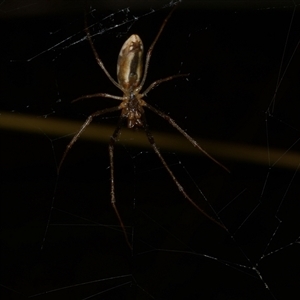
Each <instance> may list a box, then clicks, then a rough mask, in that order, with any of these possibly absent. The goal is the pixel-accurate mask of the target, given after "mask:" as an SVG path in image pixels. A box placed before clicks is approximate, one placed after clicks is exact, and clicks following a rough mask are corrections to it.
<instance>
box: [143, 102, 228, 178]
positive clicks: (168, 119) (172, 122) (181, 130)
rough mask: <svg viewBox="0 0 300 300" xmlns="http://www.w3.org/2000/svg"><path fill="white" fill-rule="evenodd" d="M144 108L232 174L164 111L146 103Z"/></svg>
mask: <svg viewBox="0 0 300 300" xmlns="http://www.w3.org/2000/svg"><path fill="white" fill-rule="evenodd" d="M143 105H144V106H146V107H147V108H149V109H150V110H152V111H153V112H154V113H156V114H157V115H159V116H160V117H162V118H163V119H165V120H166V121H168V123H169V124H171V125H172V126H173V127H174V128H176V129H177V130H178V131H179V132H180V133H181V134H182V135H183V136H184V137H185V138H186V139H187V140H188V141H189V142H190V143H191V144H192V145H193V146H194V147H196V148H197V149H199V150H200V151H201V152H202V153H203V154H205V155H206V156H207V157H208V158H209V159H211V160H212V161H213V162H214V163H216V164H217V165H219V166H220V167H221V168H223V169H224V170H225V171H226V172H228V173H230V171H229V170H228V169H227V168H226V167H225V166H224V165H222V164H221V163H220V162H219V161H217V160H216V159H215V158H213V157H212V156H211V155H210V154H208V153H207V152H206V151H205V150H204V149H203V148H202V147H201V146H200V145H199V144H198V143H197V142H196V141H195V140H194V139H193V138H192V137H191V136H189V135H188V134H187V133H186V132H185V131H184V130H183V129H182V128H181V127H180V126H178V125H177V123H176V122H175V121H174V120H173V119H172V118H171V117H170V116H168V115H167V114H165V113H163V112H162V111H160V110H158V109H156V108H154V107H153V106H152V105H150V104H148V103H146V102H145V101H144V104H143Z"/></svg>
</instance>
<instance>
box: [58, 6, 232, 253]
mask: <svg viewBox="0 0 300 300" xmlns="http://www.w3.org/2000/svg"><path fill="white" fill-rule="evenodd" d="M175 8H176V6H175V7H174V8H173V9H172V10H171V11H170V13H169V14H168V15H167V17H166V18H165V19H164V21H163V23H162V25H161V27H160V29H159V31H158V33H157V35H156V37H155V38H154V41H153V42H152V44H151V46H150V47H149V49H148V52H147V54H146V60H145V69H144V72H143V43H142V40H141V38H140V37H139V36H138V35H137V34H133V35H131V36H130V37H129V38H128V39H127V40H126V41H125V43H124V44H123V46H122V48H121V50H120V53H119V56H118V62H117V78H118V82H117V81H115V80H114V79H113V78H112V76H111V75H110V74H109V72H108V71H107V70H106V68H105V66H104V64H103V62H102V60H101V59H100V57H99V55H98V53H97V51H96V49H95V46H94V44H93V41H92V38H91V34H90V31H89V28H88V26H87V21H86V20H85V32H86V36H87V40H88V42H89V44H90V46H91V49H92V51H93V54H94V57H95V59H96V61H97V64H98V65H99V67H100V68H101V69H102V70H103V72H104V73H105V74H106V76H107V77H108V79H109V80H110V81H111V82H112V83H113V84H114V85H115V86H116V87H117V88H118V89H119V90H121V91H122V93H123V96H122V97H120V96H115V95H110V94H106V93H96V94H91V95H85V96H81V97H79V98H76V99H75V100H73V101H72V102H76V101H79V100H83V99H89V98H99V97H104V98H111V99H115V100H118V101H121V103H120V104H119V105H118V106H114V107H109V108H105V109H102V110H98V111H96V112H94V113H92V114H91V115H89V116H88V118H87V119H86V121H85V122H84V123H83V125H82V126H81V128H80V129H79V131H78V132H77V133H76V134H75V136H74V137H73V138H72V140H71V142H70V143H69V144H68V145H67V147H66V150H65V152H64V154H63V156H62V159H61V161H60V164H59V166H58V172H59V171H60V168H61V165H62V163H63V161H64V159H65V157H66V155H67V153H68V152H69V150H70V149H71V148H72V146H73V144H74V143H75V142H76V141H77V140H78V138H79V137H80V135H81V134H82V132H83V131H84V129H85V128H86V127H87V126H88V125H89V124H90V123H91V122H92V120H93V119H94V118H95V117H98V116H100V115H103V114H107V113H111V112H115V111H119V110H121V116H120V119H119V122H118V124H117V127H116V129H115V131H114V132H113V134H112V136H111V137H110V141H109V160H110V176H111V177H110V184H111V190H110V195H111V205H112V207H113V209H114V211H115V214H116V216H117V218H118V221H119V224H120V226H121V228H122V231H123V233H124V237H125V240H126V243H127V244H128V246H129V247H130V248H131V249H132V245H131V243H130V241H129V238H128V235H127V232H126V230H125V226H124V224H123V221H122V218H121V216H120V213H119V211H118V209H117V206H116V196H115V183H114V145H115V143H116V141H117V140H118V136H119V134H120V132H121V128H122V125H123V123H124V122H125V121H127V127H128V128H131V129H135V128H143V129H144V131H145V133H146V136H147V138H148V140H149V143H150V144H151V146H152V148H153V150H154V152H155V153H156V154H157V156H158V157H159V159H160V161H161V162H162V164H163V166H164V167H165V169H166V170H167V171H168V173H169V174H170V176H171V178H172V180H173V181H174V183H175V184H176V186H177V187H178V189H179V191H180V193H181V194H182V195H183V196H184V197H185V198H186V199H187V200H188V201H189V202H190V203H191V204H192V205H193V206H194V207H195V208H196V209H197V210H198V211H199V212H200V213H202V214H203V215H204V216H206V217H207V218H208V219H210V220H211V221H213V222H214V223H216V224H217V225H219V226H220V227H222V228H223V229H225V230H226V231H227V228H226V227H225V226H224V225H223V224H222V223H220V222H219V221H217V220H216V219H214V218H213V217H212V216H210V215H209V214H207V213H206V212H205V211H204V210H203V209H201V208H200V207H199V206H198V205H197V204H196V203H195V202H194V201H193V200H192V199H191V198H190V196H189V195H188V194H187V193H186V192H185V190H184V188H183V187H182V186H181V184H180V183H179V182H178V180H177V179H176V177H175V175H174V174H173V172H172V171H171V169H170V168H169V167H168V165H167V163H166V161H165V160H164V158H163V156H162V155H161V153H160V151H159V148H158V147H157V145H156V143H155V140H154V137H153V136H152V134H151V132H150V130H149V127H148V124H147V122H146V117H145V112H144V108H148V109H149V110H151V111H152V112H154V113H155V114H157V115H158V116H160V117H161V118H163V119H165V120H166V121H167V122H168V123H169V124H170V125H172V126H173V127H174V128H176V129H177V130H178V131H179V132H180V133H181V134H182V135H183V136H184V137H185V138H186V139H187V140H188V141H189V142H191V143H192V145H193V146H194V147H196V148H197V149H199V150H200V151H201V152H202V153H204V154H205V155H206V156H207V157H209V158H210V159H211V160H212V161H214V162H215V163H216V164H218V165H219V166H221V167H222V168H223V169H225V170H226V171H227V172H229V170H228V169H227V168H226V167H225V166H223V165H222V164H221V163H220V162H218V161H217V160H216V159H214V158H213V157H212V156H211V155H209V154H208V153H207V152H206V151H205V150H204V149H202V148H201V147H200V145H199V144H198V143H197V142H196V141H195V140H194V139H193V138H192V137H190V136H189V135H188V134H187V133H186V132H185V131H184V130H183V129H182V128H181V127H179V126H178V125H177V123H176V122H175V121H174V120H173V119H172V118H171V117H169V116H168V115H167V114H165V113H163V112H162V111H160V110H158V109H156V108H155V107H153V106H151V105H150V104H148V103H147V102H146V101H145V100H143V98H144V97H145V96H146V95H147V94H148V93H149V92H150V90H152V89H153V88H155V87H156V86H157V85H159V84H161V83H163V82H166V81H170V80H173V79H175V78H178V77H186V76H188V75H189V74H176V75H172V76H168V77H166V78H162V79H159V80H156V81H154V82H153V83H151V84H150V85H149V86H148V88H146V89H145V91H144V92H141V90H142V88H143V86H144V83H145V80H146V77H147V73H148V68H149V62H150V58H151V55H152V51H153V48H154V46H155V45H156V43H157V40H158V39H159V37H160V35H161V33H162V31H163V29H164V27H165V25H166V23H167V21H168V20H169V18H170V17H171V15H172V13H173V11H174V9H175Z"/></svg>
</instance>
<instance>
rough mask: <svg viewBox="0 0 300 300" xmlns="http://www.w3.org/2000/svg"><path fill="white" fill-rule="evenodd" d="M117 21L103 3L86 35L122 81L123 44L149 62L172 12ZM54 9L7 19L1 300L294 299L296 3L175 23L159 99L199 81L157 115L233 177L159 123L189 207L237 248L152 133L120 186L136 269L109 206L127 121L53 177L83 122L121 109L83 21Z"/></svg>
mask: <svg viewBox="0 0 300 300" xmlns="http://www.w3.org/2000/svg"><path fill="white" fill-rule="evenodd" d="M47 3H48V2H47ZM70 3H72V5H71V4H70ZM79 3H80V4H79ZM104 3H105V2H103V3H102V4H101V5H99V4H97V3H95V2H92V1H91V2H89V5H90V8H89V11H88V23H89V24H90V26H91V32H92V35H93V40H94V43H95V47H96V49H97V50H98V52H99V56H100V57H101V58H102V60H103V62H104V64H105V66H106V67H107V69H108V71H109V72H110V73H111V74H112V75H113V77H115V76H114V74H115V69H116V57H117V55H118V52H119V49H120V47H121V45H122V44H123V42H124V41H125V40H126V38H128V36H129V35H130V34H132V33H137V34H139V35H140V36H141V38H142V40H143V42H144V46H145V49H147V48H148V47H149V45H150V44H151V42H152V40H153V38H154V36H155V34H156V32H157V30H158V29H159V27H160V26H161V23H162V21H163V20H164V18H165V17H166V15H167V14H168V12H169V10H170V7H172V6H173V5H174V3H173V2H168V1H165V2H164V3H163V2H160V3H159V5H158V4H155V3H151V4H148V3H147V5H145V6H141V7H138V6H136V5H134V4H133V3H130V5H129V4H128V5H127V3H126V4H125V3H118V4H117V5H116V6H113V7H104ZM43 5H45V3H43V1H39V2H38V3H36V2H29V1H28V2H26V3H25V2H22V5H20V3H19V2H18V1H10V2H6V1H2V2H1V6H0V8H1V15H2V23H3V24H2V26H1V28H2V29H3V30H4V29H5V32H3V34H2V36H3V42H4V45H5V47H3V48H2V50H1V51H2V52H3V54H2V55H1V57H2V62H3V68H2V70H3V71H2V72H1V73H2V83H3V85H2V89H1V91H2V96H1V98H2V100H1V103H3V104H1V116H0V120H1V129H2V131H1V133H2V139H1V140H2V143H1V144H2V145H1V150H2V151H1V152H2V160H1V165H2V170H3V175H2V187H1V225H2V226H1V228H2V229H1V247H2V248H1V270H2V272H1V273H2V274H1V294H2V296H3V297H2V299H116V298H119V299H170V298H175V297H176V298H178V299H289V298H291V297H292V295H293V294H295V293H296V292H297V291H298V286H299V282H300V278H299V277H300V276H299V221H298V220H299V211H300V210H299V194H300V193H299V182H300V181H299V164H300V154H299V140H300V132H299V129H300V123H299V117H298V112H299V108H300V106H299V102H298V101H299V94H300V93H299V79H300V78H299V77H300V76H299V58H300V56H299V41H300V35H299V30H297V29H298V28H299V21H300V16H299V1H253V2H251V3H248V2H247V3H246V2H240V1H236V2H230V5H228V3H226V2H225V1H224V3H223V2H221V3H220V2H214V1H211V2H210V4H208V3H207V2H205V1H204V2H202V1H198V2H196V3H193V2H192V1H183V2H182V3H180V5H179V6H178V8H177V9H176V11H175V12H174V14H173V15H172V17H171V19H170V20H169V22H168V24H167V26H166V28H165V30H164V32H163V34H162V36H161V38H160V40H159V41H158V43H157V45H156V47H155V49H154V52H153V56H152V58H151V61H150V67H149V74H148V78H147V82H146V85H147V84H149V83H151V82H152V81H154V80H156V79H159V78H163V77H166V76H169V75H173V74H177V73H178V72H181V73H190V76H189V77H188V78H187V79H178V80H174V81H170V82H169V83H165V84H162V85H160V86H159V87H157V88H156V89H154V90H153V91H151V93H149V95H147V97H146V99H145V100H146V101H148V102H149V103H150V104H151V105H154V106H155V107H157V108H159V109H161V110H162V111H164V112H166V113H170V115H171V116H172V117H173V118H174V119H175V120H176V122H177V123H178V124H179V125H180V126H182V128H183V129H185V130H187V132H188V133H189V134H190V135H191V136H192V137H194V138H196V140H197V141H199V143H200V145H201V146H203V147H204V148H205V149H206V150H207V151H208V152H209V153H210V154H212V155H213V156H215V157H216V158H217V159H218V160H219V161H221V162H222V163H223V164H224V165H225V166H226V167H228V168H229V169H230V171H231V174H227V173H226V172H224V171H223V170H222V169H221V168H219V167H218V166H217V165H215V164H214V163H213V162H211V161H210V160H209V159H207V158H205V157H203V156H202V155H201V154H200V155H199V153H198V152H197V151H194V149H193V147H192V146H191V145H189V142H188V141H186V140H185V139H184V138H182V137H181V136H180V134H179V133H177V132H176V131H175V130H174V129H173V128H172V127H170V126H169V125H168V124H167V123H166V122H164V121H163V120H160V118H159V117H158V116H155V115H153V114H152V113H151V112H149V111H147V112H146V113H147V114H146V117H147V120H148V123H149V126H150V129H151V131H152V132H153V136H154V138H155V139H156V142H157V145H158V146H159V147H160V149H161V152H162V154H163V156H164V158H165V159H166V161H167V163H168V165H169V166H170V168H171V169H172V171H174V173H175V175H176V177H177V178H178V180H179V182H180V183H181V184H182V185H183V186H184V189H185V191H186V192H187V193H188V194H189V195H190V196H191V198H192V199H193V200H194V201H195V202H196V203H197V204H198V205H199V206H200V207H201V208H203V209H204V210H205V211H206V212H208V213H209V214H210V215H212V216H213V217H214V218H216V219H218V220H220V221H222V222H223V223H224V224H225V225H226V227H227V228H228V232H226V231H224V230H223V229H222V228H219V227H218V226H217V225H216V224H214V223H212V222H211V221H209V220H207V219H206V218H205V217H204V216H202V215H201V214H199V212H197V211H196V210H195V209H194V208H193V207H192V206H191V205H190V204H189V203H188V202H187V201H186V200H185V199H184V198H183V196H182V195H181V194H180V192H179V191H178V189H177V188H176V186H175V184H174V182H173V181H172V180H171V179H170V178H169V175H168V173H167V172H166V170H165V169H164V168H163V166H162V165H161V163H160V161H159V160H158V159H157V157H156V156H155V154H154V153H153V151H152V150H151V148H150V146H149V145H148V144H147V140H146V137H145V136H144V134H143V132H142V131H139V132H131V131H130V132H128V130H126V129H124V130H123V131H122V134H121V137H120V141H119V142H118V143H117V146H116V149H115V174H116V178H115V184H116V197H117V204H118V208H119V211H120V213H121V215H122V219H123V221H124V224H126V226H127V228H128V232H129V233H130V234H132V237H133V252H131V251H130V250H129V249H128V246H127V245H126V243H125V239H124V236H123V233H122V230H120V226H119V223H118V220H117V218H116V216H115V215H114V212H113V210H112V208H111V205H110V194H109V193H110V170H109V158H108V150H107V144H108V140H109V137H110V135H111V133H112V132H113V129H114V128H115V126H116V123H117V121H118V114H116V115H114V114H112V115H107V116H103V117H101V118H99V119H97V120H95V122H93V124H92V125H90V126H89V128H88V129H87V130H86V134H84V135H83V136H82V137H81V138H80V139H79V140H78V141H77V142H76V144H75V145H74V146H73V148H72V150H71V151H70V153H69V154H68V156H67V158H66V160H65V162H64V164H63V169H62V172H61V174H60V175H59V176H57V174H56V166H57V162H58V161H59V160H60V158H61V156H62V153H63V151H64V149H65V147H66V145H67V144H68V142H69V141H70V139H71V137H72V136H73V135H74V133H75V132H76V130H78V129H79V128H80V126H81V124H82V123H83V121H84V120H85V118H86V117H87V116H88V115H89V114H90V113H91V112H93V111H95V110H98V109H101V108H105V107H108V106H114V105H115V102H114V103H112V101H113V100H111V99H100V100H99V99H94V100H91V101H82V102H80V103H76V104H70V102H71V101H72V100H73V99H75V98H76V97H78V96H81V95H85V94H92V93H96V92H107V93H111V94H117V95H119V92H118V91H116V89H115V87H114V86H113V85H112V84H111V83H110V82H109V80H108V79H107V78H106V77H105V75H104V74H103V72H102V70H101V69H100V68H99V67H98V66H97V64H96V62H95V59H94V57H93V55H92V51H91V49H90V48H89V45H88V43H87V41H86V39H85V33H84V30H83V23H84V19H83V13H82V12H83V10H84V6H85V4H84V3H81V2H78V3H77V4H76V5H74V2H69V1H60V3H59V4H53V3H52V4H49V3H48V6H47V11H45V10H44V11H42V10H41V9H42V8H43V9H45V6H43ZM102 5H103V6H102ZM247 5H248V6H247ZM27 15H28V16H30V18H28V16H27ZM24 16H26V17H24ZM149 24H150V25H151V26H149ZM6 42H7V44H6ZM297 254H298V255H297ZM290 295H291V296H290Z"/></svg>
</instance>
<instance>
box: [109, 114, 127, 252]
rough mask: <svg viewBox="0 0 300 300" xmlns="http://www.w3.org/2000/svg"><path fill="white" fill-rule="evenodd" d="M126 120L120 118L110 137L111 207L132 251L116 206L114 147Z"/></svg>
mask: <svg viewBox="0 0 300 300" xmlns="http://www.w3.org/2000/svg"><path fill="white" fill-rule="evenodd" d="M125 119H126V118H125V117H121V118H120V120H119V123H118V125H117V128H116V129H115V131H114V133H113V135H112V136H111V137H110V141H109V146H108V151H109V162H110V187H111V189H110V196H111V205H112V207H113V209H114V211H115V213H116V215H117V217H118V220H119V223H120V226H121V228H122V231H123V233H124V236H125V240H126V243H127V245H128V246H129V248H130V249H131V250H132V245H131V243H130V242H129V239H128V235H127V232H126V229H125V226H124V223H123V221H122V218H121V216H120V213H119V211H118V209H117V206H116V197H115V177H114V146H115V143H116V141H117V139H118V136H119V135H120V132H121V129H122V124H123V122H124V121H125Z"/></svg>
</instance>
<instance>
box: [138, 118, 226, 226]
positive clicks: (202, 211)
mask: <svg viewBox="0 0 300 300" xmlns="http://www.w3.org/2000/svg"><path fill="white" fill-rule="evenodd" d="M143 124H144V130H145V132H146V135H147V138H148V140H149V143H150V144H151V146H152V148H153V150H154V152H155V153H156V154H157V156H158V157H159V159H160V161H161V162H162V164H163V166H164V167H165V168H166V169H167V171H168V173H169V174H170V176H171V178H172V179H173V181H174V182H175V184H176V185H177V187H178V189H179V191H180V193H181V194H182V195H183V196H184V197H185V198H186V199H187V200H188V201H189V202H190V203H191V204H192V205H193V206H194V207H195V208H196V209H197V210H198V211H199V212H200V213H201V214H203V215H204V216H205V217H206V218H208V219H209V220H211V221H212V222H214V223H216V224H217V225H219V226H220V227H222V228H223V229H225V230H226V231H227V228H226V227H225V225H224V224H222V223H220V222H219V221H217V220H216V219H214V218H213V217H212V216H210V215H209V214H207V213H206V212H205V211H204V210H203V209H202V208H200V207H199V206H198V205H197V204H196V203H195V202H194V201H193V200H192V198H191V197H190V196H189V195H188V194H187V193H186V192H185V190H184V188H183V187H182V185H181V184H180V183H179V182H178V180H177V178H176V177H175V175H174V173H173V172H172V171H171V169H170V168H169V166H168V165H167V163H166V161H165V159H164V158H163V157H162V155H161V153H160V151H159V149H158V147H157V146H156V143H155V140H154V137H153V135H152V134H151V132H150V130H149V127H148V124H147V121H146V118H145V116H144V115H143Z"/></svg>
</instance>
